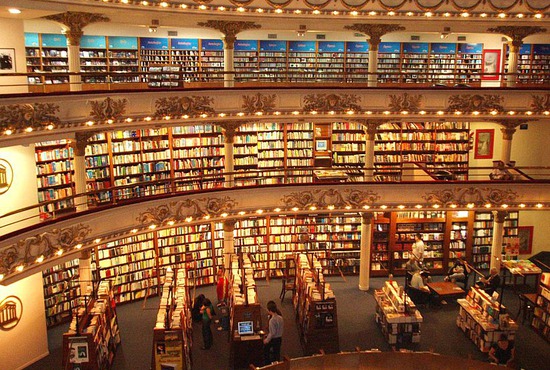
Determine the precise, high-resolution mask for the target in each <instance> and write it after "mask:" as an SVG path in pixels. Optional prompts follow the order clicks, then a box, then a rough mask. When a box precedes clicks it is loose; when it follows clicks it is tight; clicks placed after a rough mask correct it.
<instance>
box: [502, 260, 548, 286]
mask: <svg viewBox="0 0 550 370" xmlns="http://www.w3.org/2000/svg"><path fill="white" fill-rule="evenodd" d="M501 270H502V271H503V277H504V281H506V275H508V274H509V275H510V277H511V282H512V287H513V289H514V291H515V292H517V290H518V278H520V277H522V278H523V285H527V277H529V276H534V277H535V290H534V291H535V292H536V291H537V290H538V284H539V282H540V275H541V274H542V270H541V269H540V268H539V267H538V266H537V265H535V264H534V263H533V262H531V261H529V260H516V261H513V260H510V261H502V266H501Z"/></svg>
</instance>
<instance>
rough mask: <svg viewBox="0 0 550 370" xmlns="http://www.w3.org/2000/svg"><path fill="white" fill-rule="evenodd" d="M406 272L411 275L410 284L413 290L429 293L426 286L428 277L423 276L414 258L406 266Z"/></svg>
mask: <svg viewBox="0 0 550 370" xmlns="http://www.w3.org/2000/svg"><path fill="white" fill-rule="evenodd" d="M405 270H406V271H407V273H408V274H409V275H410V282H409V284H410V286H411V287H412V288H415V289H420V290H425V291H429V289H428V287H427V286H426V285H425V279H427V276H423V270H422V269H421V268H420V266H418V263H417V262H416V259H415V258H414V256H413V257H411V258H410V259H409V260H408V261H407V263H406V264H405Z"/></svg>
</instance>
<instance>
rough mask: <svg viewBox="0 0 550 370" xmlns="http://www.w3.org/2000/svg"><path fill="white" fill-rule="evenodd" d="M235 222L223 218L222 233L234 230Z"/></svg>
mask: <svg viewBox="0 0 550 370" xmlns="http://www.w3.org/2000/svg"><path fill="white" fill-rule="evenodd" d="M236 223H237V221H236V220H225V221H224V222H223V232H224V233H232V232H233V231H234V230H235V224H236Z"/></svg>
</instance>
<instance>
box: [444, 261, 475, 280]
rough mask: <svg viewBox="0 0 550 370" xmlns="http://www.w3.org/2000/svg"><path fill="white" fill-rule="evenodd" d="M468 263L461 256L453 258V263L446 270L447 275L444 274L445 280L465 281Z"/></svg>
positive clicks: (468, 270)
mask: <svg viewBox="0 0 550 370" xmlns="http://www.w3.org/2000/svg"><path fill="white" fill-rule="evenodd" d="M470 271H471V269H470V265H468V262H466V261H465V260H464V259H463V258H462V257H458V258H457V259H455V262H454V264H453V265H452V266H451V268H449V271H447V276H445V279H444V280H445V281H451V282H453V283H455V282H457V281H460V282H463V283H466V278H467V276H468V274H470Z"/></svg>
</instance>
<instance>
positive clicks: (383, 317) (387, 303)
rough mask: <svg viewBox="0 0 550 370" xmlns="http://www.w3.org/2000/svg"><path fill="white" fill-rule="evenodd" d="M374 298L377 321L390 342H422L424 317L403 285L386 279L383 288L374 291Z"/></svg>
mask: <svg viewBox="0 0 550 370" xmlns="http://www.w3.org/2000/svg"><path fill="white" fill-rule="evenodd" d="M374 298H375V299H376V304H377V305H376V313H375V319H376V323H377V324H378V325H380V328H381V330H382V333H383V334H384V337H385V338H386V340H387V341H388V343H389V344H398V343H399V344H404V343H420V323H422V321H423V318H422V315H421V314H420V311H418V310H417V309H416V306H415V305H414V303H413V301H411V300H410V299H409V297H406V296H404V289H403V287H399V286H398V285H397V282H395V281H386V283H385V285H384V287H383V288H382V289H381V290H375V291H374Z"/></svg>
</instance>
